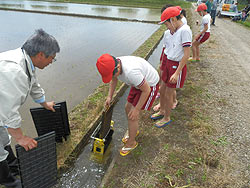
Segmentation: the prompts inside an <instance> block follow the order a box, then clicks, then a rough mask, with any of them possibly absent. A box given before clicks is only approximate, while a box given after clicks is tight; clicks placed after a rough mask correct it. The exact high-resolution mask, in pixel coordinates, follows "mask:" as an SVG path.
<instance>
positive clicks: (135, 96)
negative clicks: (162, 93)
mask: <svg viewBox="0 0 250 188" xmlns="http://www.w3.org/2000/svg"><path fill="white" fill-rule="evenodd" d="M150 88H151V92H150V94H149V96H148V99H147V100H146V102H145V104H144V105H143V107H142V108H141V109H142V110H150V108H151V107H152V105H153V102H154V100H155V97H156V95H157V93H158V91H159V84H157V85H156V86H152V87H150ZM141 93H142V91H141V90H140V89H136V88H135V87H131V89H130V91H129V94H128V98H127V101H128V102H129V103H131V104H132V105H133V106H136V105H137V103H138V101H139V99H140V96H141Z"/></svg>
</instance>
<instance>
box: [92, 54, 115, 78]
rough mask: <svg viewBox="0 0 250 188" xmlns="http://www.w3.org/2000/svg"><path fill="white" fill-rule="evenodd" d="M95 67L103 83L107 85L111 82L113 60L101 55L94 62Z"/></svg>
mask: <svg viewBox="0 0 250 188" xmlns="http://www.w3.org/2000/svg"><path fill="white" fill-rule="evenodd" d="M96 67H97V69H98V71H99V73H100V74H101V76H102V81H103V82H104V83H109V82H110V81H111V80H112V76H113V71H114V69H115V59H114V57H113V56H111V55H109V54H103V55H101V56H100V57H99V58H98V59H97V62H96Z"/></svg>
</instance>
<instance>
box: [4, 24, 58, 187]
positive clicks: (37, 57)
mask: <svg viewBox="0 0 250 188" xmlns="http://www.w3.org/2000/svg"><path fill="white" fill-rule="evenodd" d="M59 51H60V47H59V45H58V43H57V41H56V39H55V38H54V37H53V36H51V35H49V34H47V33H46V32H45V31H43V30H42V29H39V30H36V32H35V33H34V35H32V36H31V37H30V38H29V39H28V40H27V41H26V42H25V43H24V45H23V46H22V48H18V49H15V50H10V51H6V52H3V53H0V104H1V105H0V184H2V185H5V186H6V187H16V188H17V187H21V183H20V180H19V179H17V178H16V177H15V176H13V174H12V173H11V172H10V168H9V165H8V162H13V161H12V160H14V159H13V158H15V157H13V152H12V150H11V147H10V146H9V145H10V139H9V134H10V135H11V136H12V137H13V138H14V139H15V140H16V142H17V143H18V144H19V145H21V146H22V147H24V148H25V150H26V151H28V150H30V149H33V148H35V147H36V146H37V142H36V141H35V140H34V139H33V138H30V137H28V136H25V135H23V133H22V130H21V128H20V127H21V116H20V114H19V112H18V109H19V108H20V106H21V105H22V104H23V103H24V102H25V101H26V99H27V97H28V95H29V94H30V95H31V97H32V98H33V100H34V101H35V102H36V103H40V104H41V105H42V106H43V107H44V108H46V109H48V110H52V111H55V110H54V108H53V106H54V104H55V103H54V102H53V101H52V102H46V101H45V93H44V90H43V89H42V88H41V87H40V85H39V83H38V81H37V78H36V67H37V68H39V69H43V68H45V67H46V66H47V65H49V64H51V63H52V62H53V61H55V56H56V53H58V52H59ZM8 151H9V152H8ZM9 153H10V155H11V157H10V156H8V154H9ZM9 158H11V159H10V160H9V161H8V159H9Z"/></svg>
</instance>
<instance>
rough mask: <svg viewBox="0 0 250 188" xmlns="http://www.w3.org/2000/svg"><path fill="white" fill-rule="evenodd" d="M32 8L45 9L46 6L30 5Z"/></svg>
mask: <svg viewBox="0 0 250 188" xmlns="http://www.w3.org/2000/svg"><path fill="white" fill-rule="evenodd" d="M30 6H31V7H32V8H35V9H46V8H47V6H44V5H30Z"/></svg>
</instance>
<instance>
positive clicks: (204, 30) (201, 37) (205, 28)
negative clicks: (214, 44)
mask: <svg viewBox="0 0 250 188" xmlns="http://www.w3.org/2000/svg"><path fill="white" fill-rule="evenodd" d="M196 11H197V12H198V13H199V15H200V16H202V21H201V29H200V32H199V33H198V34H196V35H195V37H194V41H193V43H192V51H193V57H191V58H189V61H200V49H199V46H200V44H202V43H204V42H205V41H206V40H207V39H208V38H209V37H210V20H211V16H210V14H208V13H207V6H206V5H205V3H202V4H200V5H199V6H198V7H197V9H196Z"/></svg>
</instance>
